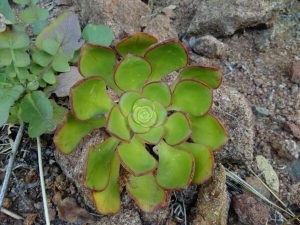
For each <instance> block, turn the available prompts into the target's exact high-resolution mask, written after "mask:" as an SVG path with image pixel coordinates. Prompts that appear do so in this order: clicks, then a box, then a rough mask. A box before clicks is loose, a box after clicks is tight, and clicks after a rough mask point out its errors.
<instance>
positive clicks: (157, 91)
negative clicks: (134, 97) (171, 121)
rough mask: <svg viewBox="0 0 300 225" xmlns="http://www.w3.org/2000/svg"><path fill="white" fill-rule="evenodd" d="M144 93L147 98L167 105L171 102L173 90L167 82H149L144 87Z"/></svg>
mask: <svg viewBox="0 0 300 225" xmlns="http://www.w3.org/2000/svg"><path fill="white" fill-rule="evenodd" d="M142 92H143V95H144V97H145V98H148V99H150V100H152V101H153V102H160V103H161V104H163V105H164V106H165V107H167V106H169V105H170V103H171V91H170V88H169V87H168V85H167V84H165V83H163V82H152V83H148V84H146V85H145V86H144V87H143V91H142Z"/></svg>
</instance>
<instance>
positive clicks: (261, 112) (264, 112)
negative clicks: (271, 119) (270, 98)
mask: <svg viewBox="0 0 300 225" xmlns="http://www.w3.org/2000/svg"><path fill="white" fill-rule="evenodd" d="M252 112H253V113H254V115H256V116H269V115H270V112H269V110H268V109H266V108H264V107H260V106H253V107H252Z"/></svg>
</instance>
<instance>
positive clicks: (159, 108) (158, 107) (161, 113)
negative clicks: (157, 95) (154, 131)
mask: <svg viewBox="0 0 300 225" xmlns="http://www.w3.org/2000/svg"><path fill="white" fill-rule="evenodd" d="M153 106H154V111H155V112H156V115H157V121H156V124H155V126H156V127H157V126H160V125H162V124H163V123H164V122H165V121H166V118H167V115H168V112H167V110H166V109H165V107H164V106H163V105H162V104H160V103H158V102H153Z"/></svg>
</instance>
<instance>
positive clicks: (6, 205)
mask: <svg viewBox="0 0 300 225" xmlns="http://www.w3.org/2000/svg"><path fill="white" fill-rule="evenodd" d="M11 205H12V200H11V199H10V198H4V199H3V203H2V207H3V208H5V209H8V208H10V207H11Z"/></svg>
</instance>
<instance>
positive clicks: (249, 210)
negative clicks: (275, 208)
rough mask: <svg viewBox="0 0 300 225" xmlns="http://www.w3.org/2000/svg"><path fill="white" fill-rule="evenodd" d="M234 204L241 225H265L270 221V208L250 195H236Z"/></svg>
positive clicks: (233, 199) (233, 200)
mask: <svg viewBox="0 0 300 225" xmlns="http://www.w3.org/2000/svg"><path fill="white" fill-rule="evenodd" d="M232 202H233V208H234V210H235V212H236V214H237V215H238V218H239V222H240V223H239V224H243V225H264V224H266V222H267V221H268V219H269V210H268V207H267V206H266V205H264V204H262V203H260V202H258V201H256V200H255V198H254V197H252V196H250V195H247V194H241V195H236V196H234V197H233V198H232Z"/></svg>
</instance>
